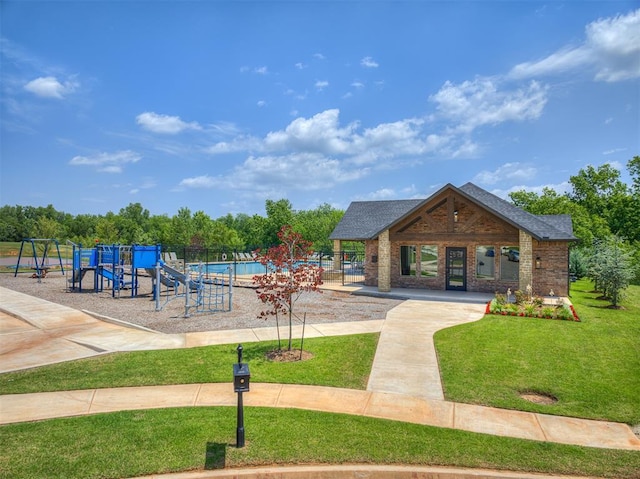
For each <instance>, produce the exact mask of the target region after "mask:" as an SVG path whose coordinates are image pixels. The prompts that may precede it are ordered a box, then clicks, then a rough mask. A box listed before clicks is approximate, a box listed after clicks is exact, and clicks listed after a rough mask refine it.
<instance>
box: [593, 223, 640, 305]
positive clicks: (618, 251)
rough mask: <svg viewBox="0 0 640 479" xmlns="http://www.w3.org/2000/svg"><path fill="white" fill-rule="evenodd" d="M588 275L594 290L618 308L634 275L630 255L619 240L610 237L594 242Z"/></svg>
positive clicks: (628, 250)
mask: <svg viewBox="0 0 640 479" xmlns="http://www.w3.org/2000/svg"><path fill="white" fill-rule="evenodd" d="M588 275H589V277H590V278H591V279H592V280H593V281H594V283H595V284H596V289H598V290H599V291H602V293H603V296H604V297H605V298H607V299H609V300H610V301H611V305H612V306H613V307H614V308H617V307H619V305H620V301H622V299H623V298H624V290H625V289H626V288H627V287H628V286H629V284H630V282H631V280H632V279H633V277H634V275H635V271H634V267H633V265H632V253H631V251H630V249H629V248H628V247H626V246H625V243H624V241H623V240H622V239H621V238H619V237H616V236H612V237H610V238H607V239H603V240H599V241H596V243H595V244H594V248H593V252H592V256H591V262H590V265H589V269H588Z"/></svg>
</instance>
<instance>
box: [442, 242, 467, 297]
mask: <svg viewBox="0 0 640 479" xmlns="http://www.w3.org/2000/svg"><path fill="white" fill-rule="evenodd" d="M446 270H447V277H446V281H447V283H446V289H449V290H454V291H466V290H467V248H447V262H446Z"/></svg>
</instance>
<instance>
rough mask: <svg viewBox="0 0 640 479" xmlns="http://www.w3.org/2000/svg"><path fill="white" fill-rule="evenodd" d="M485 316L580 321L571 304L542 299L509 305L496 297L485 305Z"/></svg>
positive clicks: (509, 303) (498, 296)
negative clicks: (545, 301)
mask: <svg viewBox="0 0 640 479" xmlns="http://www.w3.org/2000/svg"><path fill="white" fill-rule="evenodd" d="M486 314H497V315H501V316H520V317H525V318H543V319H557V320H561V321H580V318H579V317H578V315H577V313H576V310H575V309H574V307H573V305H572V304H567V303H565V302H561V303H560V304H548V303H544V301H543V300H542V298H534V299H532V300H529V301H526V302H515V303H511V302H508V301H506V300H505V299H503V298H501V297H500V295H496V298H494V299H492V300H491V301H489V302H488V303H487V309H486Z"/></svg>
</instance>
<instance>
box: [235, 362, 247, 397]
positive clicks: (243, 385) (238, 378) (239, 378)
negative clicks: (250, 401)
mask: <svg viewBox="0 0 640 479" xmlns="http://www.w3.org/2000/svg"><path fill="white" fill-rule="evenodd" d="M250 379H251V373H250V372H249V365H248V364H247V363H236V364H234V365H233V389H234V391H235V392H237V393H247V392H249V380H250Z"/></svg>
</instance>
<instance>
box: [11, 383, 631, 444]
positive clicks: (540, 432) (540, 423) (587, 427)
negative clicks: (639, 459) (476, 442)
mask: <svg viewBox="0 0 640 479" xmlns="http://www.w3.org/2000/svg"><path fill="white" fill-rule="evenodd" d="M236 402H237V396H236V394H235V393H234V392H233V386H232V384H231V383H224V384H223V383H215V384H183V385H171V386H150V387H125V388H113V389H87V390H80V391H58V392H49V393H34V394H15V395H5V396H0V411H2V415H1V417H0V423H2V424H9V423H16V422H25V421H36V420H43V419H51V418H55V417H67V416H82V415H87V414H99V413H109V412H114V411H122V410H137V409H153V408H167V407H199V406H235V405H236ZM244 404H245V406H248V407H250V406H261V407H271V408H297V409H308V410H313V411H326V412H332V413H342V414H353V415H361V416H368V417H376V418H384V419H391V420H394V421H403V422H409V423H415V424H422V425H429V426H436V427H446V428H452V429H460V430H464V431H471V432H477V433H482V434H492V435H496V436H508V437H515V438H521V439H530V440H534V441H550V442H556V443H562V444H574V445H579V446H588V447H598V448H610V449H627V450H637V451H640V440H638V439H637V438H636V437H635V435H634V434H633V432H632V431H631V429H630V428H629V427H628V426H626V425H624V424H617V423H612V422H605V421H590V420H584V419H575V418H568V417H559V416H549V415H545V414H534V413H528V412H521V411H509V410H504V409H496V408H488V407H482V406H473V405H470V404H458V403H453V402H449V401H437V400H428V399H420V398H415V397H411V396H407V395H402V394H391V393H377V392H371V391H358V390H352V389H341V388H329V387H318V386H301V385H290V384H260V383H257V384H252V385H251V391H250V392H249V393H246V394H244Z"/></svg>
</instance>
